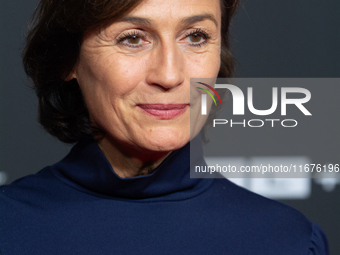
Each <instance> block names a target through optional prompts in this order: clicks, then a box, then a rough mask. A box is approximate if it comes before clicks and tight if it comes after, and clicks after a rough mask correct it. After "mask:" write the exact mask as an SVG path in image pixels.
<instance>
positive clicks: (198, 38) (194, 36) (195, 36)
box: [189, 33, 204, 43]
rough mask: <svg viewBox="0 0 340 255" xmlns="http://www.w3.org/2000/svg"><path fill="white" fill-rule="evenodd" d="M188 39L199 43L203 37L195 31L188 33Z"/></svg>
mask: <svg viewBox="0 0 340 255" xmlns="http://www.w3.org/2000/svg"><path fill="white" fill-rule="evenodd" d="M189 39H190V42H193V43H199V42H201V40H202V39H204V38H203V36H202V35H200V34H197V33H195V34H192V35H190V36H189Z"/></svg>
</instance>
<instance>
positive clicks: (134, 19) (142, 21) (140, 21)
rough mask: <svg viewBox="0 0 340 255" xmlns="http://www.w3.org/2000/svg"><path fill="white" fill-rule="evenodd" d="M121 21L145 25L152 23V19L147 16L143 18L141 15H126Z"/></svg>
mask: <svg viewBox="0 0 340 255" xmlns="http://www.w3.org/2000/svg"><path fill="white" fill-rule="evenodd" d="M119 22H130V23H133V24H135V25H145V26H150V25H151V24H152V21H151V20H150V19H147V18H141V17H134V16H126V17H124V18H122V19H121V20H119Z"/></svg>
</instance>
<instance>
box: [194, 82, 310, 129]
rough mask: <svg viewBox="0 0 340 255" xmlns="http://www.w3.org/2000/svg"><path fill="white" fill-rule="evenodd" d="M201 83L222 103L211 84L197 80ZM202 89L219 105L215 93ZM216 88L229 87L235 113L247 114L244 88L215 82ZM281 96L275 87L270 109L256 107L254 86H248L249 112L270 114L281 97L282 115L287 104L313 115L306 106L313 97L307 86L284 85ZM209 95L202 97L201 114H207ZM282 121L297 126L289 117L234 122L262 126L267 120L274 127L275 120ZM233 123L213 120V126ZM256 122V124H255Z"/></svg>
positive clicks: (284, 123) (284, 114) (275, 108)
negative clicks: (293, 96)
mask: <svg viewBox="0 0 340 255" xmlns="http://www.w3.org/2000/svg"><path fill="white" fill-rule="evenodd" d="M197 83H199V84H202V85H204V86H206V87H208V88H209V89H210V90H212V91H213V92H214V93H215V94H216V96H217V97H218V99H219V100H220V103H221V105H222V101H221V98H220V96H219V95H218V94H217V92H216V90H215V89H214V88H213V87H212V86H209V85H207V84H205V83H202V82H197ZM197 88H199V89H201V90H204V91H205V92H206V93H207V94H208V95H210V97H211V98H212V99H213V100H214V102H215V105H217V103H216V100H215V99H214V97H213V95H212V94H211V93H210V92H209V91H208V90H206V89H203V88H200V87H197ZM215 88H216V89H228V90H229V91H230V93H231V96H232V98H233V115H245V95H244V93H243V92H242V90H241V89H240V88H239V87H237V86H235V85H232V84H215ZM280 92H281V97H279V94H278V88H277V87H273V88H272V100H271V101H272V105H271V107H270V108H269V109H265V110H259V109H256V108H255V107H254V104H253V88H252V87H248V88H247V106H248V110H249V112H251V113H252V114H254V115H257V116H268V115H271V114H273V113H274V112H275V111H276V110H277V108H278V105H279V98H280V99H281V103H280V107H281V116H286V115H287V105H295V106H296V107H297V108H298V109H299V110H300V111H301V112H302V113H303V114H304V115H305V116H311V115H312V114H311V113H310V112H309V111H308V110H307V108H306V107H305V106H304V104H305V103H307V102H308V101H310V99H311V93H310V91H309V90H307V89H305V88H299V87H282V88H281V91H280ZM292 93H294V94H299V95H300V97H299V98H289V96H288V95H289V94H292ZM206 96H207V95H206V94H202V98H201V114H202V115H207V105H208V103H207V97H206ZM276 121H280V122H281V124H282V126H283V127H296V126H297V124H298V123H297V121H296V120H293V119H287V120H283V121H281V120H279V119H265V120H261V119H252V120H249V121H248V122H246V120H244V121H243V122H237V123H236V122H234V124H242V125H243V126H244V127H245V126H247V125H246V124H247V123H248V126H249V127H262V126H264V123H265V122H270V123H271V126H272V127H274V122H276ZM287 122H290V123H293V124H292V125H288V124H287ZM228 123H230V124H231V127H232V126H233V120H230V121H228V120H226V119H214V120H213V127H215V126H216V125H225V124H228ZM255 123H256V124H255Z"/></svg>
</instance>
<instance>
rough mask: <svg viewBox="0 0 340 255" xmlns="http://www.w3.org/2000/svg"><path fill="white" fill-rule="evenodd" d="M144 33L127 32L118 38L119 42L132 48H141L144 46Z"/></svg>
mask: <svg viewBox="0 0 340 255" xmlns="http://www.w3.org/2000/svg"><path fill="white" fill-rule="evenodd" d="M145 37H146V36H144V35H141V34H137V32H133V33H126V34H123V35H122V36H121V37H119V38H118V39H117V43H119V44H122V45H124V46H126V47H130V48H139V47H142V46H143V44H144V43H143V40H145Z"/></svg>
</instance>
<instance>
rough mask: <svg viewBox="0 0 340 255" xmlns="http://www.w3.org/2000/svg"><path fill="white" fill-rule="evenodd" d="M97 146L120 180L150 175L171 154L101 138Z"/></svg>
mask: <svg viewBox="0 0 340 255" xmlns="http://www.w3.org/2000/svg"><path fill="white" fill-rule="evenodd" d="M98 146H99V148H100V149H101V150H102V152H103V153H104V155H105V157H106V158H107V160H108V161H109V162H110V164H111V166H112V169H113V171H114V172H115V173H116V174H117V175H118V176H119V177H121V178H126V177H134V176H141V175H148V174H151V173H152V172H153V171H154V170H155V169H156V168H157V167H158V166H159V165H160V164H161V163H162V161H163V160H164V159H165V158H166V157H167V156H169V155H170V153H171V152H163V151H161V152H159V151H147V150H143V149H142V148H140V149H139V148H137V149H136V148H132V147H130V146H123V145H122V144H119V143H117V142H115V141H111V140H110V139H107V138H105V137H104V138H102V139H101V140H99V141H98Z"/></svg>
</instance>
